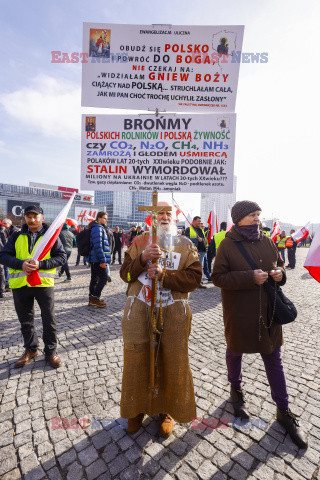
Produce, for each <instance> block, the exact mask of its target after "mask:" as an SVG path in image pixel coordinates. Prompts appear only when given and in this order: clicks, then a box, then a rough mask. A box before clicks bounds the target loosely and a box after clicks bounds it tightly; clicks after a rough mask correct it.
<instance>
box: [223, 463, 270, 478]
mask: <svg viewBox="0 0 320 480" xmlns="http://www.w3.org/2000/svg"><path fill="white" fill-rule="evenodd" d="M228 475H229V476H230V477H231V478H234V480H245V479H246V478H247V471H246V470H244V469H243V468H242V467H240V465H238V464H235V465H234V467H233V468H232V469H231V470H230V472H229V473H228ZM265 478H268V477H265Z"/></svg>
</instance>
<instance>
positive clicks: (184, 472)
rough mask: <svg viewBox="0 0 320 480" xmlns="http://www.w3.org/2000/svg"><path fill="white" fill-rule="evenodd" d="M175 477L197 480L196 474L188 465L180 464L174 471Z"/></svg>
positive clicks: (180, 479)
mask: <svg viewBox="0 0 320 480" xmlns="http://www.w3.org/2000/svg"><path fill="white" fill-rule="evenodd" d="M175 476H176V478H178V480H198V478H199V477H198V475H196V473H195V472H193V471H192V470H191V468H189V467H188V465H182V467H180V468H179V470H177V472H176V475H175Z"/></svg>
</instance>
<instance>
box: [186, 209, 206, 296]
mask: <svg viewBox="0 0 320 480" xmlns="http://www.w3.org/2000/svg"><path fill="white" fill-rule="evenodd" d="M185 236H186V237H188V238H190V240H191V241H192V243H193V244H194V245H195V246H196V247H197V250H198V253H199V260H200V263H201V267H202V270H203V273H204V275H205V276H206V278H207V280H208V281H210V282H211V277H210V272H209V270H208V263H207V262H206V260H207V248H208V240H207V237H206V234H205V231H204V230H203V228H202V227H201V217H199V216H195V217H193V220H192V224H191V225H190V227H188V228H186V230H185ZM199 288H207V287H206V286H205V285H203V282H201V284H200V286H199Z"/></svg>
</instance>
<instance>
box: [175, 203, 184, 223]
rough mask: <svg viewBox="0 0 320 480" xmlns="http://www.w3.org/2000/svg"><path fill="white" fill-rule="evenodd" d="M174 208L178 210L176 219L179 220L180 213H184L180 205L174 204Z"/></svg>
mask: <svg viewBox="0 0 320 480" xmlns="http://www.w3.org/2000/svg"><path fill="white" fill-rule="evenodd" d="M173 206H174V208H175V209H176V219H177V220H178V216H179V215H180V213H183V212H182V210H181V209H180V207H179V206H178V205H175V204H173Z"/></svg>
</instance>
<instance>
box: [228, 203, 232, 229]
mask: <svg viewBox="0 0 320 480" xmlns="http://www.w3.org/2000/svg"><path fill="white" fill-rule="evenodd" d="M232 227H233V221H232V217H231V210H230V207H228V217H227V232H229V230H231V228H232Z"/></svg>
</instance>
